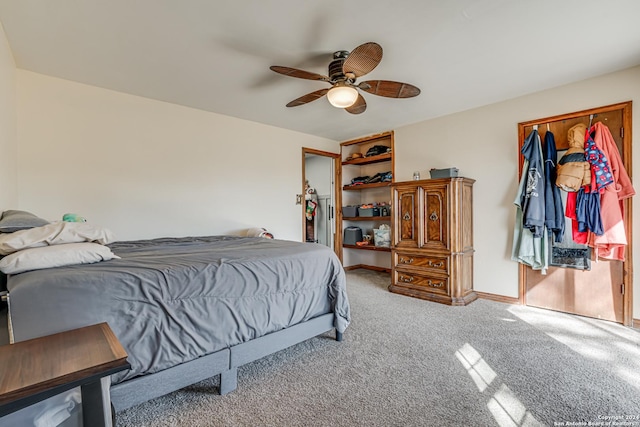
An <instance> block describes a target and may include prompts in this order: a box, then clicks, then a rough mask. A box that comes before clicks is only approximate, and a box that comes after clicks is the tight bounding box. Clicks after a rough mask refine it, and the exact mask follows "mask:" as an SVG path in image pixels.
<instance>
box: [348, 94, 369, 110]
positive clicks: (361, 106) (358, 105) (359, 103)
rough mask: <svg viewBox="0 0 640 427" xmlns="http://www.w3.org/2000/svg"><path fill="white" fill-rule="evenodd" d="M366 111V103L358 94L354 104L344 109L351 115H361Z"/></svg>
mask: <svg viewBox="0 0 640 427" xmlns="http://www.w3.org/2000/svg"><path fill="white" fill-rule="evenodd" d="M366 109H367V102H366V101H365V100H364V98H363V97H362V95H360V94H358V99H356V102H355V103H354V104H353V105H352V106H351V107H347V108H345V110H347V112H348V113H351V114H361V113H364V110H366Z"/></svg>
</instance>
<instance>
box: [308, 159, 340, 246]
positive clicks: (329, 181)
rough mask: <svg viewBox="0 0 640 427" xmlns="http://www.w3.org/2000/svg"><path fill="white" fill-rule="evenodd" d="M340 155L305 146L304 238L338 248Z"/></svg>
mask: <svg viewBox="0 0 640 427" xmlns="http://www.w3.org/2000/svg"><path fill="white" fill-rule="evenodd" d="M339 158H340V154H337V153H330V152H327V151H321V150H315V149H312V148H305V147H303V148H302V241H303V242H310V243H319V244H322V245H325V246H328V247H330V248H331V249H332V250H334V251H335V250H336V247H335V234H336V215H335V200H336V191H337V190H336V177H335V173H336V170H337V164H338V161H339Z"/></svg>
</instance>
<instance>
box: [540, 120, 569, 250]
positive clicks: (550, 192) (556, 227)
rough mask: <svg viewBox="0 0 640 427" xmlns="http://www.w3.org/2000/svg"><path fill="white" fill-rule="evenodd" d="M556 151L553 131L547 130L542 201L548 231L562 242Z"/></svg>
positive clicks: (562, 219) (561, 217) (562, 230)
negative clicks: (543, 202)
mask: <svg viewBox="0 0 640 427" xmlns="http://www.w3.org/2000/svg"><path fill="white" fill-rule="evenodd" d="M557 158H558V151H557V149H556V140H555V137H554V136H553V133H552V132H551V131H549V130H547V133H546V134H545V135H544V154H543V159H544V201H545V221H544V224H545V226H546V227H547V230H548V232H549V233H552V234H553V236H554V240H555V241H556V242H562V240H563V238H564V222H565V219H564V212H563V209H562V198H561V197H560V189H559V188H558V187H557V186H556V161H557Z"/></svg>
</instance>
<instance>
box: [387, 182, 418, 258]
mask: <svg viewBox="0 0 640 427" xmlns="http://www.w3.org/2000/svg"><path fill="white" fill-rule="evenodd" d="M419 197H420V194H419V192H418V187H417V186H399V187H395V188H394V189H393V215H394V216H395V220H394V221H393V227H394V230H393V245H394V246H395V247H396V248H418V247H420V242H419V241H418V239H419V224H420V217H419V216H420V211H419V209H418V206H419V200H418V199H419Z"/></svg>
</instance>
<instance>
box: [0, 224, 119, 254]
mask: <svg viewBox="0 0 640 427" xmlns="http://www.w3.org/2000/svg"><path fill="white" fill-rule="evenodd" d="M114 240H115V239H114V237H113V233H112V232H111V231H109V230H107V229H106V228H103V227H100V226H96V225H92V224H89V223H86V222H64V221H61V222H52V223H51V224H47V225H43V226H41V227H34V228H30V229H28V230H20V231H15V232H13V233H8V234H7V233H3V234H0V255H8V254H11V253H13V252H16V251H20V250H22V249H28V248H37V247H40V246H47V245H49V246H52V245H61V244H65V243H82V242H97V243H100V244H102V245H107V244H109V243H111V242H113V241H114Z"/></svg>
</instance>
